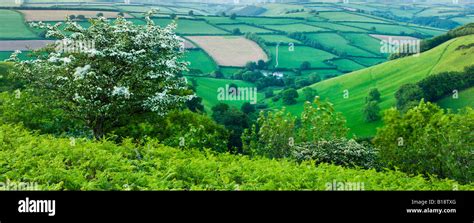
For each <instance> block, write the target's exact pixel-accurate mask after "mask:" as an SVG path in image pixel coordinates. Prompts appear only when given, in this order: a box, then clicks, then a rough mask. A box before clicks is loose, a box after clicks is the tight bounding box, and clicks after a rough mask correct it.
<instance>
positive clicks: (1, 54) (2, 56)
mask: <svg viewBox="0 0 474 223" xmlns="http://www.w3.org/2000/svg"><path fill="white" fill-rule="evenodd" d="M12 53H13V52H11V51H0V62H2V61H4V60H6V59H8V58H10V56H11V55H12ZM18 58H20V59H22V60H25V59H28V52H27V51H22V52H21V54H20V55H18Z"/></svg>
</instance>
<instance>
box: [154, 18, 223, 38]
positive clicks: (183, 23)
mask: <svg viewBox="0 0 474 223" xmlns="http://www.w3.org/2000/svg"><path fill="white" fill-rule="evenodd" d="M153 21H154V22H155V23H156V24H157V25H160V26H166V25H168V24H170V23H171V22H172V20H171V19H168V18H159V19H157V18H155V19H153ZM177 25H178V26H177V28H176V33H178V34H186V35H196V34H228V32H226V31H224V30H222V29H219V28H216V27H214V26H212V25H209V24H207V23H206V22H205V21H200V20H187V19H180V20H177Z"/></svg>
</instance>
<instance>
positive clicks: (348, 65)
mask: <svg viewBox="0 0 474 223" xmlns="http://www.w3.org/2000/svg"><path fill="white" fill-rule="evenodd" d="M332 63H333V64H335V65H336V66H337V69H338V70H340V71H346V72H347V71H354V70H360V69H363V68H365V67H364V66H362V65H360V64H358V63H356V62H354V61H352V60H349V59H336V60H332Z"/></svg>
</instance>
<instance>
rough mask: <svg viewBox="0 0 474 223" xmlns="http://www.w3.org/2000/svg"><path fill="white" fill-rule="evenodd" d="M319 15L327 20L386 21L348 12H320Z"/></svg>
mask: <svg viewBox="0 0 474 223" xmlns="http://www.w3.org/2000/svg"><path fill="white" fill-rule="evenodd" d="M318 16H319V17H321V18H324V19H327V20H329V21H337V22H341V21H351V22H374V23H386V21H384V20H381V19H375V18H372V17H369V16H365V15H362V14H356V13H349V12H320V13H319V15H318Z"/></svg>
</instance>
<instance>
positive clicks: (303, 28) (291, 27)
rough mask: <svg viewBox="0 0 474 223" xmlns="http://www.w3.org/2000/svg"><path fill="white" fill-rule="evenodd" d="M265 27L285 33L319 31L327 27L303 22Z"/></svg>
mask: <svg viewBox="0 0 474 223" xmlns="http://www.w3.org/2000/svg"><path fill="white" fill-rule="evenodd" d="M265 27H266V28H269V29H274V30H279V31H282V32H286V33H291V32H321V31H327V29H324V28H319V27H315V26H310V25H306V24H303V23H297V24H288V25H285V24H282V25H265Z"/></svg>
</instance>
